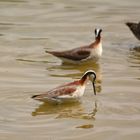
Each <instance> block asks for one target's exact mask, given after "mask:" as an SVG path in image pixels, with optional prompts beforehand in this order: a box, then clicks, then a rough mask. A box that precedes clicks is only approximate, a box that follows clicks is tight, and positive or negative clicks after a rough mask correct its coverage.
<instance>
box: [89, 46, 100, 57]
mask: <svg viewBox="0 0 140 140" xmlns="http://www.w3.org/2000/svg"><path fill="white" fill-rule="evenodd" d="M101 55H102V43H100V44H99V46H98V47H96V48H94V49H92V51H91V54H90V58H96V59H99V58H100V57H101Z"/></svg>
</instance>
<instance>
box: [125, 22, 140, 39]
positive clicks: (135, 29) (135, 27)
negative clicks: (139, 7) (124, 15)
mask: <svg viewBox="0 0 140 140" xmlns="http://www.w3.org/2000/svg"><path fill="white" fill-rule="evenodd" d="M126 25H127V26H128V27H129V29H130V30H131V31H132V33H133V34H134V35H135V37H136V38H137V39H138V40H140V22H139V23H133V22H127V23H126Z"/></svg>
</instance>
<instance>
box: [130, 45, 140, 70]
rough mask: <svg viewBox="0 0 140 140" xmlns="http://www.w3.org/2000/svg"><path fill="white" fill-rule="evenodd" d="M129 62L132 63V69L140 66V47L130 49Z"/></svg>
mask: <svg viewBox="0 0 140 140" xmlns="http://www.w3.org/2000/svg"><path fill="white" fill-rule="evenodd" d="M128 61H129V62H131V64H132V65H131V66H132V67H139V66H140V46H135V47H133V48H130V53H129V59H128Z"/></svg>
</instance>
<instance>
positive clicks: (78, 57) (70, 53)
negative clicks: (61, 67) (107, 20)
mask: <svg viewBox="0 0 140 140" xmlns="http://www.w3.org/2000/svg"><path fill="white" fill-rule="evenodd" d="M101 32H102V29H95V41H94V42H92V43H90V44H89V45H85V46H82V47H78V48H75V49H71V50H66V51H46V53H49V54H52V55H54V56H55V57H58V58H60V59H61V60H62V62H64V63H76V64H77V63H79V62H84V61H87V60H94V61H95V62H96V61H97V60H98V59H99V58H100V57H101V55H102V37H101Z"/></svg>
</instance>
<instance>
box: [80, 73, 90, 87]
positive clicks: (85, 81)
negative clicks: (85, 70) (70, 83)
mask: <svg viewBox="0 0 140 140" xmlns="http://www.w3.org/2000/svg"><path fill="white" fill-rule="evenodd" d="M88 80H89V77H88V76H87V75H84V76H83V77H82V78H81V79H80V80H79V82H80V84H81V85H85V84H87V82H88Z"/></svg>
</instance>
